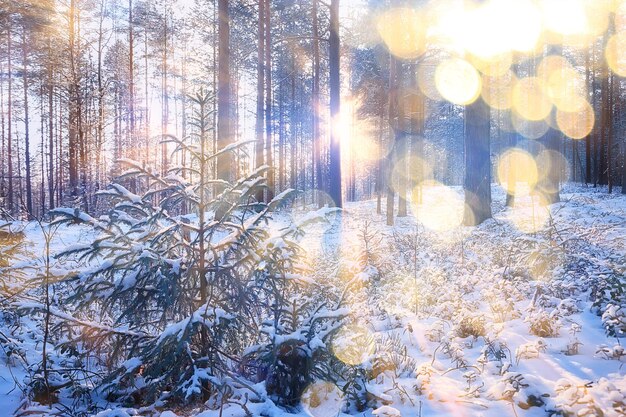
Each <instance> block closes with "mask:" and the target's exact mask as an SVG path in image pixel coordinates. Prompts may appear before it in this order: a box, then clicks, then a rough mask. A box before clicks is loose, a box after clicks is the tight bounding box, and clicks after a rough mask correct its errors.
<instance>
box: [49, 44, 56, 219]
mask: <svg viewBox="0 0 626 417" xmlns="http://www.w3.org/2000/svg"><path fill="white" fill-rule="evenodd" d="M48 45H50V44H48ZM48 71H49V72H48V152H49V155H48V158H49V159H48V194H49V197H48V198H49V200H50V209H53V208H54V207H55V206H54V202H55V199H54V178H55V176H54V174H55V170H54V80H53V70H52V66H50V68H49V70H48Z"/></svg>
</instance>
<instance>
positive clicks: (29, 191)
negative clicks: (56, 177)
mask: <svg viewBox="0 0 626 417" xmlns="http://www.w3.org/2000/svg"><path fill="white" fill-rule="evenodd" d="M22 67H23V69H22V86H23V89H24V165H25V167H26V211H27V212H28V216H29V217H30V218H32V215H33V184H32V177H31V165H30V164H31V161H30V113H29V108H28V50H27V46H26V29H25V28H24V29H23V30H22Z"/></svg>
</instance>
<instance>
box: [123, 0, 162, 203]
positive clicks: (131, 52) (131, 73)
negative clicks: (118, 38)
mask: <svg viewBox="0 0 626 417" xmlns="http://www.w3.org/2000/svg"><path fill="white" fill-rule="evenodd" d="M166 21H167V15H166ZM166 25H167V23H166ZM166 37H167V31H166ZM135 117H136V116H135V29H134V22H133V0H128V121H129V125H130V126H129V129H128V145H129V150H130V155H129V157H130V158H131V159H133V160H139V146H138V144H137V143H136V138H135ZM130 187H131V188H130V189H131V191H132V192H137V182H136V180H134V179H133V180H132V181H131V183H130Z"/></svg>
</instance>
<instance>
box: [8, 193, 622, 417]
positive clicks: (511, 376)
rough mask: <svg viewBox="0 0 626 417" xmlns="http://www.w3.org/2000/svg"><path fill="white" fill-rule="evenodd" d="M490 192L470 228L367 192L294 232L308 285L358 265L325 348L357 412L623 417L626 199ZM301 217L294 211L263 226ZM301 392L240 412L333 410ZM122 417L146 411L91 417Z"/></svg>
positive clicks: (35, 240) (64, 235)
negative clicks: (392, 215) (351, 381)
mask: <svg viewBox="0 0 626 417" xmlns="http://www.w3.org/2000/svg"><path fill="white" fill-rule="evenodd" d="M448 190H449V189H448ZM454 192H455V193H456V196H457V197H459V196H461V190H460V189H454ZM452 200H454V198H453V199H452ZM504 200H505V194H504V193H503V191H502V189H501V188H499V187H494V188H493V206H492V207H493V212H494V218H493V219H491V220H488V221H487V222H485V223H483V224H482V225H481V226H479V227H476V228H463V227H453V228H452V227H450V226H454V223H455V216H457V215H458V213H457V211H456V209H455V208H454V207H452V208H451V207H450V205H449V204H446V205H445V206H443V205H441V201H440V199H439V197H438V195H437V194H436V193H431V194H429V193H426V194H425V195H424V202H423V204H422V205H420V207H419V208H418V210H417V216H416V215H415V214H409V215H408V216H407V217H404V218H398V219H396V224H395V226H393V227H389V226H386V225H385V218H384V215H377V214H376V202H375V201H365V202H356V203H348V204H347V205H346V208H345V210H344V211H343V212H342V213H341V214H336V215H335V217H334V218H333V219H332V221H331V223H330V224H322V225H319V226H315V227H314V228H313V229H311V230H309V231H308V233H307V234H306V236H305V237H304V239H303V241H302V242H301V244H302V246H303V248H305V250H306V252H307V256H308V258H309V260H310V264H311V267H312V270H311V274H310V279H312V280H331V281H332V280H337V282H340V281H341V280H345V279H353V278H354V275H355V274H354V272H355V271H360V272H359V273H358V274H357V278H358V280H359V281H360V285H359V286H357V287H356V288H355V289H354V292H355V294H353V297H352V298H351V303H352V305H351V310H352V313H351V323H352V324H350V325H349V326H348V327H347V328H348V329H349V330H350V331H348V332H343V333H341V335H340V336H339V337H338V338H337V340H336V342H334V343H333V347H332V348H333V352H334V353H335V355H336V356H337V357H338V358H339V359H342V360H345V361H346V362H351V363H354V364H355V365H358V366H361V367H364V368H366V369H367V370H368V375H369V376H370V378H369V379H368V380H367V381H366V389H367V392H368V393H369V394H368V399H369V405H370V408H368V409H367V410H366V411H363V412H358V413H356V414H357V415H360V416H372V415H377V416H388V417H392V416H404V417H408V416H424V417H428V416H433V417H437V416H485V417H491V416H493V417H495V416H502V415H506V416H520V417H522V416H527V417H530V416H549V415H563V416H607V417H611V416H624V415H626V365H625V363H626V352H625V351H624V349H623V347H622V346H621V345H620V342H622V343H623V340H624V339H623V336H624V335H623V333H620V332H622V331H626V311H625V310H626V306H624V305H623V304H622V302H623V300H624V298H619V297H618V298H615V297H616V296H615V294H616V292H619V291H620V288H623V286H624V280H625V278H624V274H625V271H626V196H623V195H619V194H613V195H610V194H607V193H606V190H605V189H593V188H587V187H581V186H575V185H568V186H566V187H565V188H564V190H563V191H562V193H561V200H562V202H561V203H558V204H554V205H552V206H551V207H550V208H549V211H548V210H546V209H544V208H541V207H540V206H538V205H535V206H531V205H528V204H527V203H528V201H525V200H523V199H522V200H520V201H519V207H518V208H514V209H508V208H505V204H504V203H505V201H504ZM458 201H461V200H458ZM457 208H458V207H457ZM303 215H305V212H304V211H302V210H301V209H298V210H294V211H292V212H283V213H281V214H280V216H279V218H277V220H278V222H279V223H285V222H288V221H289V218H290V217H292V216H293V217H294V218H298V217H301V216H303ZM416 217H417V218H418V219H420V221H416ZM25 231H26V238H27V240H28V241H29V242H31V243H30V244H31V247H30V248H29V251H30V252H32V253H34V254H37V255H39V254H41V251H42V247H43V246H42V245H43V242H42V238H41V236H40V231H39V226H38V225H37V224H29V225H27V226H26V229H25ZM81 233H89V232H88V231H86V230H85V229H83V228H82V227H79V226H72V227H64V228H62V229H61V230H59V232H58V234H57V236H56V237H55V240H54V242H53V245H52V248H53V251H59V250H61V249H63V248H64V247H66V246H68V245H71V244H74V243H76V242H77V241H79V240H80V239H81ZM620 300H621V301H620ZM26 328H28V327H26ZM0 330H2V329H1V328H0ZM609 334H611V335H612V336H609ZM616 336H617V337H616ZM620 337H621V338H620ZM32 349H33V351H34V352H38V351H39V350H40V349H41V347H40V346H39V345H37V344H35V343H34V344H33V346H32ZM1 355H2V354H1V353H0V356H1ZM24 377H25V374H24V373H23V371H21V370H20V369H19V367H12V366H11V365H10V363H9V365H7V364H6V362H5V361H2V363H1V364H0V415H9V414H10V413H11V412H12V410H15V409H16V408H17V407H18V405H19V404H20V402H21V398H20V397H21V392H20V390H19V389H17V388H16V386H15V384H16V381H17V383H20V384H21V383H23V381H22V379H23V378H24ZM303 398H304V399H303V403H302V406H301V407H300V408H299V409H296V410H291V411H290V412H287V411H281V410H280V409H279V408H277V407H276V406H274V405H272V404H270V403H269V402H266V403H258V404H248V405H247V408H248V409H249V410H250V411H251V412H252V413H253V414H254V415H259V416H262V415H267V416H281V415H292V414H294V413H296V414H297V415H301V416H314V417H331V416H337V415H340V416H341V415H344V414H343V411H342V410H345V408H344V407H343V405H342V404H343V403H344V401H346V399H345V398H342V395H341V394H340V393H339V392H338V391H336V389H331V388H329V387H328V386H327V385H324V384H319V383H318V384H314V385H312V386H311V388H310V389H308V390H307V391H306V392H305V395H304V397H303ZM127 414H128V415H133V414H135V415H144V414H143V413H142V412H141V411H140V410H139V411H137V412H134V411H133V410H128V409H126V410H124V411H122V410H121V409H118V410H116V411H111V412H103V413H101V414H100V415H101V416H110V417H113V416H116V417H120V416H125V415H127ZM353 414H354V413H353ZM100 415H99V416H100ZM157 415H158V414H157ZM176 415H177V416H181V417H182V416H189V415H197V416H201V417H213V416H215V417H217V416H220V417H227V416H231V417H235V416H244V415H245V413H244V411H243V410H242V409H241V408H240V407H238V406H235V405H232V406H229V407H227V408H224V409H223V410H221V411H220V410H218V411H204V410H202V409H197V410H185V411H184V412H183V411H181V410H172V411H164V412H163V413H162V414H161V416H162V417H166V416H168V417H173V416H176Z"/></svg>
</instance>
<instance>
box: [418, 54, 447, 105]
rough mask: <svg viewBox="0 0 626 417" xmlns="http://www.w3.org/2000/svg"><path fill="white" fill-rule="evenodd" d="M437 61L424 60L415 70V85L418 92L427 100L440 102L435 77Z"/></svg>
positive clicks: (440, 98)
mask: <svg viewBox="0 0 626 417" xmlns="http://www.w3.org/2000/svg"><path fill="white" fill-rule="evenodd" d="M438 66H439V61H438V60H436V59H425V60H424V61H423V62H421V63H420V65H419V67H418V68H417V85H418V87H419V89H420V91H421V92H422V93H423V94H424V95H425V96H426V97H428V98H429V99H431V100H434V101H441V100H442V99H443V97H441V94H439V91H437V85H436V82H435V78H436V77H435V75H436V72H437V68H438Z"/></svg>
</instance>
